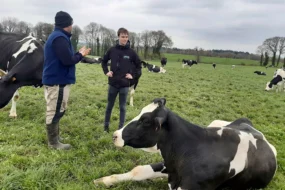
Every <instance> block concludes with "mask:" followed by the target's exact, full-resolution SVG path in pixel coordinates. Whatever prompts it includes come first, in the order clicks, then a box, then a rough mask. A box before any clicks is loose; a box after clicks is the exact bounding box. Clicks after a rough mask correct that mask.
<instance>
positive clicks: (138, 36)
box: [135, 33, 141, 53]
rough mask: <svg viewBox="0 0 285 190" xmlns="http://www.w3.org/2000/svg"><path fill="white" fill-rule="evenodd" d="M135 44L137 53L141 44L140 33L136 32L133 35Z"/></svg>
mask: <svg viewBox="0 0 285 190" xmlns="http://www.w3.org/2000/svg"><path fill="white" fill-rule="evenodd" d="M135 44H136V45H137V46H136V49H137V53H139V48H140V44H141V33H138V34H137V35H136V37H135Z"/></svg>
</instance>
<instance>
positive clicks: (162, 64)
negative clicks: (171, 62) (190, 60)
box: [160, 57, 167, 67]
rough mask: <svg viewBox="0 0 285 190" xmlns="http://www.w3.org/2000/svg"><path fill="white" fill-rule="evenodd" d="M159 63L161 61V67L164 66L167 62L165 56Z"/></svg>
mask: <svg viewBox="0 0 285 190" xmlns="http://www.w3.org/2000/svg"><path fill="white" fill-rule="evenodd" d="M160 63H161V67H165V65H166V63H167V58H166V57H163V58H161V60H160Z"/></svg>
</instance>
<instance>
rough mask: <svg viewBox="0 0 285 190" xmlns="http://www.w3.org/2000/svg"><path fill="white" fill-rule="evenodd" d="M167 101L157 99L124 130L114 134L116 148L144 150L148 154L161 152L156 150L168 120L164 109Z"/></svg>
mask: <svg viewBox="0 0 285 190" xmlns="http://www.w3.org/2000/svg"><path fill="white" fill-rule="evenodd" d="M165 103H166V99H164V98H157V99H154V100H153V102H152V103H151V104H149V105H147V106H145V107H144V108H143V109H142V111H141V113H140V114H139V115H138V116H136V117H135V118H134V119H133V120H132V121H130V122H129V123H128V124H127V125H126V126H124V127H123V128H122V129H120V130H117V131H115V132H114V134H113V141H114V144H115V146H117V147H123V146H131V147H133V148H142V149H143V150H145V151H148V152H159V150H157V148H156V144H157V141H158V136H159V131H160V128H161V125H162V124H163V122H164V121H165V120H166V118H167V113H168V111H167V109H166V108H165V107H164V105H165Z"/></svg>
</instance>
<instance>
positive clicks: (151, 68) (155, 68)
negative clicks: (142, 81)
mask: <svg viewBox="0 0 285 190" xmlns="http://www.w3.org/2000/svg"><path fill="white" fill-rule="evenodd" d="M141 62H142V64H143V67H144V68H147V69H148V71H149V72H154V73H165V72H166V70H165V69H164V68H163V67H158V66H155V65H152V64H149V63H147V62H144V61H141Z"/></svg>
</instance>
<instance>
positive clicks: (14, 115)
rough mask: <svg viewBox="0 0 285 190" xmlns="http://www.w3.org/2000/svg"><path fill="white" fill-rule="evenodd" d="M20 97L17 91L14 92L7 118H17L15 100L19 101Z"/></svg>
mask: <svg viewBox="0 0 285 190" xmlns="http://www.w3.org/2000/svg"><path fill="white" fill-rule="evenodd" d="M19 97H20V95H19V91H18V90H16V92H15V93H14V95H13V97H12V107H11V109H10V115H9V117H14V118H16V117H17V110H16V106H17V100H18V99H19Z"/></svg>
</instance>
